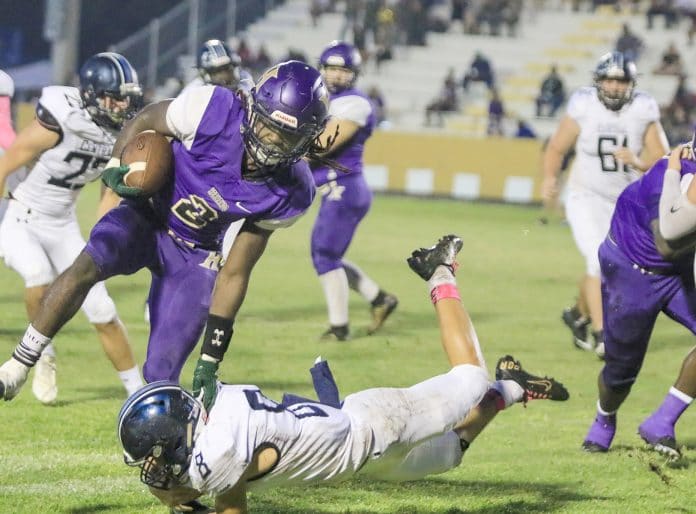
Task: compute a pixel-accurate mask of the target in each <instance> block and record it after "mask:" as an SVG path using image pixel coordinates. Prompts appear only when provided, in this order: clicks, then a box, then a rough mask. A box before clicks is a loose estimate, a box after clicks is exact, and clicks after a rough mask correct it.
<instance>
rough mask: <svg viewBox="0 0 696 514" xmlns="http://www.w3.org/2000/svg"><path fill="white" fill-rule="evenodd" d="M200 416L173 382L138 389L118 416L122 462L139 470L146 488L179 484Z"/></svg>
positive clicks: (198, 411)
mask: <svg viewBox="0 0 696 514" xmlns="http://www.w3.org/2000/svg"><path fill="white" fill-rule="evenodd" d="M200 415H201V407H200V404H199V403H198V402H197V401H196V400H195V399H194V398H193V396H191V395H190V394H189V393H187V392H186V391H184V390H183V389H182V388H181V387H180V386H179V385H177V384H176V383H174V382H169V381H160V382H153V383H151V384H148V385H147V386H145V387H144V388H142V389H140V390H139V391H138V392H136V393H135V394H133V395H132V396H131V397H130V398H129V399H128V400H127V401H126V403H125V404H124V406H123V407H122V408H121V412H120V413H119V416H118V436H119V440H120V442H121V445H122V447H123V456H124V461H125V463H126V464H128V465H129V466H137V467H140V480H141V481H142V482H143V483H144V484H146V485H148V486H150V487H154V488H156V489H171V488H172V487H173V486H176V485H179V484H181V483H182V482H184V481H185V478H186V471H187V469H188V465H189V462H190V460H191V453H192V450H193V439H194V431H195V428H196V424H197V423H198V420H199V418H200Z"/></svg>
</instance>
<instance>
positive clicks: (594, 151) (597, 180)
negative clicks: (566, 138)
mask: <svg viewBox="0 0 696 514" xmlns="http://www.w3.org/2000/svg"><path fill="white" fill-rule="evenodd" d="M567 114H568V116H570V117H571V118H572V119H574V120H575V121H576V122H577V123H578V125H579V126H580V134H579V135H578V139H577V142H576V144H575V160H574V161H573V166H572V169H571V173H570V178H569V179H568V186H569V187H570V188H571V189H579V190H585V191H591V192H593V193H596V194H598V195H600V196H604V197H606V198H609V199H612V200H614V201H615V200H616V199H617V198H618V197H619V194H621V192H622V191H623V190H624V188H625V187H626V186H627V185H628V184H630V183H631V182H634V181H635V180H637V179H638V178H640V173H639V172H638V171H636V170H634V169H633V168H631V167H629V166H626V165H624V164H623V163H622V162H620V161H618V160H617V159H616V158H615V157H614V155H613V153H614V152H615V151H616V149H617V148H619V147H622V146H624V147H627V148H629V149H630V150H631V151H632V152H633V153H634V154H635V155H640V153H641V150H642V149H643V141H644V139H645V132H646V130H647V128H648V126H649V125H650V124H651V123H654V122H657V121H659V119H660V110H659V107H658V105H657V102H656V101H655V99H654V98H653V97H652V96H650V95H649V94H647V93H644V92H641V91H636V92H635V93H634V97H633V101H632V102H631V103H629V104H627V105H625V106H624V107H623V108H622V109H621V110H619V111H611V110H609V109H607V108H606V107H605V106H604V105H603V104H602V102H601V101H600V100H599V98H598V96H597V88H595V87H583V88H580V89H579V90H577V91H576V92H575V93H573V95H572V96H571V97H570V100H569V101H568V108H567Z"/></svg>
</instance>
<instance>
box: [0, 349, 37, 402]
mask: <svg viewBox="0 0 696 514" xmlns="http://www.w3.org/2000/svg"><path fill="white" fill-rule="evenodd" d="M30 369H31V368H30V367H29V366H25V365H24V364H22V363H21V362H19V361H18V360H16V359H14V358H11V359H10V360H8V361H7V362H5V363H4V364H3V365H2V366H0V393H2V394H1V395H0V396H1V397H2V398H3V399H4V400H5V401H9V400H11V399H12V398H14V397H15V396H17V394H18V393H19V391H20V389H22V386H23V385H24V382H26V380H27V376H28V375H29V370H30Z"/></svg>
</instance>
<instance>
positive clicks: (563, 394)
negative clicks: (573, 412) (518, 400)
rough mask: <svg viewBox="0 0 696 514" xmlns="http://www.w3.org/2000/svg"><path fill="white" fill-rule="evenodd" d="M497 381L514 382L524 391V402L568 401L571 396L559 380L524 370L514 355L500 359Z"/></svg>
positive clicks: (496, 369)
mask: <svg viewBox="0 0 696 514" xmlns="http://www.w3.org/2000/svg"><path fill="white" fill-rule="evenodd" d="M495 378H496V380H513V381H514V382H517V383H518V384H519V385H520V386H521V387H522V389H524V397H523V401H524V402H526V401H527V400H553V401H558V402H564V401H566V400H567V399H568V398H569V397H570V395H569V394H568V390H567V389H566V388H565V387H564V386H563V384H561V383H560V382H558V381H557V380H555V379H553V378H549V377H540V376H536V375H532V374H531V373H528V372H526V371H525V370H523V369H522V364H520V361H517V360H515V358H514V357H513V356H512V355H505V356H504V357H501V358H500V359H498V364H496V366H495Z"/></svg>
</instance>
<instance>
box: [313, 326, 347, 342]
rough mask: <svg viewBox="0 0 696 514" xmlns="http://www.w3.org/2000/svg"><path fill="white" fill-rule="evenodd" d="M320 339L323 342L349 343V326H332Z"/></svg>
mask: <svg viewBox="0 0 696 514" xmlns="http://www.w3.org/2000/svg"><path fill="white" fill-rule="evenodd" d="M319 339H320V340H321V341H348V340H349V339H350V329H349V328H348V325H341V326H336V327H334V326H331V327H329V328H328V330H327V331H326V332H324V333H323V334H322V335H321V337H319Z"/></svg>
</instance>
